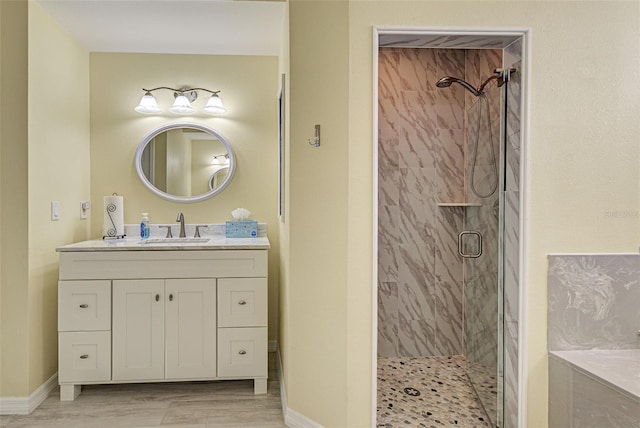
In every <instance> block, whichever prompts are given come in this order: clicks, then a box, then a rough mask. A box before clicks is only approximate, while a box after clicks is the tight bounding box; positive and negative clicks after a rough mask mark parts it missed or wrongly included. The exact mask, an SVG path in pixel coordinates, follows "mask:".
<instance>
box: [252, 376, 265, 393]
mask: <svg viewBox="0 0 640 428" xmlns="http://www.w3.org/2000/svg"><path fill="white" fill-rule="evenodd" d="M253 393H254V394H255V395H259V394H266V393H267V378H266V377H261V378H255V379H253Z"/></svg>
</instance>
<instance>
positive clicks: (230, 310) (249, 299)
mask: <svg viewBox="0 0 640 428" xmlns="http://www.w3.org/2000/svg"><path fill="white" fill-rule="evenodd" d="M266 325H267V278H221V279H219V280H218V327H263V326H266Z"/></svg>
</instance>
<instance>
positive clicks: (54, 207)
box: [51, 201, 60, 221]
mask: <svg viewBox="0 0 640 428" xmlns="http://www.w3.org/2000/svg"><path fill="white" fill-rule="evenodd" d="M58 220H60V202H59V201H51V221H58Z"/></svg>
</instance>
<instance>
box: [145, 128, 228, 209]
mask: <svg viewBox="0 0 640 428" xmlns="http://www.w3.org/2000/svg"><path fill="white" fill-rule="evenodd" d="M135 165H136V171H137V173H138V177H140V180H141V181H142V183H143V184H144V185H145V186H146V187H147V188H148V189H149V190H151V191H152V192H153V193H155V194H156V195H158V196H160V197H161V198H164V199H166V200H168V201H172V202H180V203H188V202H200V201H204V200H206V199H209V198H211V197H213V196H215V195H217V194H218V193H220V192H222V191H223V190H224V189H225V188H226V187H227V186H228V185H229V183H230V182H231V179H232V178H233V174H234V172H235V168H236V159H235V155H234V153H233V149H232V148H231V145H230V144H229V142H228V141H227V139H226V138H224V137H223V136H222V135H221V134H220V133H219V132H217V131H216V130H214V129H212V128H210V127H208V126H205V125H201V124H199V123H189V122H177V123H170V124H168V125H163V126H161V127H159V128H156V129H154V130H153V131H151V132H150V133H149V134H147V135H146V136H145V137H144V138H143V139H142V141H141V142H140V144H139V145H138V149H137V150H136V156H135Z"/></svg>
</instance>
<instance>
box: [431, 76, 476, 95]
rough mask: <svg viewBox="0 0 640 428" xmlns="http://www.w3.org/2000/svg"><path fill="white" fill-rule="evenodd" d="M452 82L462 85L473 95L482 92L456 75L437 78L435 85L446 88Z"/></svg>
mask: <svg viewBox="0 0 640 428" xmlns="http://www.w3.org/2000/svg"><path fill="white" fill-rule="evenodd" d="M453 83H458V84H460V85H462V86H464V87H465V89H466V90H468V91H469V92H471V93H472V94H473V95H475V96H476V97H479V96H480V95H481V94H482V92H481V91H478V90H477V89H476V88H474V87H473V86H471V84H470V83H468V82H465V81H464V80H462V79H458V78H457V77H451V76H445V77H443V78H442V79H440V80H438V81H437V82H436V86H437V87H438V88H448V87H449V86H451V84H453Z"/></svg>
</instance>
